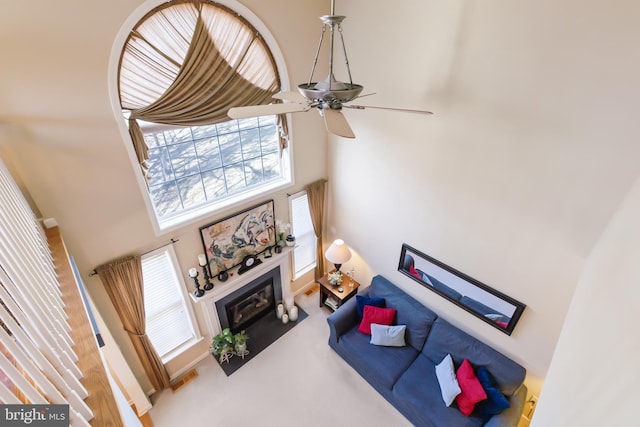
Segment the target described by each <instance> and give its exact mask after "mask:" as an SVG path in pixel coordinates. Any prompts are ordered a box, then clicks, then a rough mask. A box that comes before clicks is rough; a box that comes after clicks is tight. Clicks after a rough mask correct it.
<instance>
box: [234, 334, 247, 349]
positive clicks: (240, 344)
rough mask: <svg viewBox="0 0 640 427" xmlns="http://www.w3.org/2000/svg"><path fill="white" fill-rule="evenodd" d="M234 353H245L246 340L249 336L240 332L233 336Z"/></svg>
mask: <svg viewBox="0 0 640 427" xmlns="http://www.w3.org/2000/svg"><path fill="white" fill-rule="evenodd" d="M234 339H235V349H236V353H238V354H242V353H244V352H246V351H247V340H248V339H249V335H247V333H246V332H245V331H244V330H242V331H240V332H238V333H237V334H235V335H234Z"/></svg>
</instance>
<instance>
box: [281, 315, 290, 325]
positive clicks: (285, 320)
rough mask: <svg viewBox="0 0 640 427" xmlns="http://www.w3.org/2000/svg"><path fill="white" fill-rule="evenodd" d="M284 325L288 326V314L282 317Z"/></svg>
mask: <svg viewBox="0 0 640 427" xmlns="http://www.w3.org/2000/svg"><path fill="white" fill-rule="evenodd" d="M282 323H283V324H284V325H286V324H287V323H289V315H288V314H287V313H285V314H283V315H282Z"/></svg>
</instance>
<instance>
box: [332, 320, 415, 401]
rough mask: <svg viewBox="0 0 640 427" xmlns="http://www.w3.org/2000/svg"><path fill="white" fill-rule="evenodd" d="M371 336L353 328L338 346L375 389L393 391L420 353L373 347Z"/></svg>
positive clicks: (406, 347) (397, 348) (401, 348)
mask: <svg viewBox="0 0 640 427" xmlns="http://www.w3.org/2000/svg"><path fill="white" fill-rule="evenodd" d="M369 340H370V338H369V336H368V335H364V334H362V333H360V332H358V330H357V328H355V327H354V328H352V329H350V330H349V331H348V332H346V333H345V334H343V335H342V336H341V337H340V340H339V341H338V344H337V345H338V346H340V347H342V348H343V349H344V351H346V352H348V353H349V354H353V355H357V356H358V358H357V360H354V359H352V364H351V365H352V366H353V368H354V369H355V370H356V371H358V372H359V373H360V374H361V375H363V376H364V377H365V378H366V379H367V381H369V382H370V383H371V384H372V385H373V386H374V387H381V388H385V389H387V390H391V387H392V386H393V384H394V383H395V382H396V381H397V380H398V378H399V377H400V375H402V373H403V372H404V371H405V370H406V369H407V368H408V367H409V365H411V362H413V361H414V360H415V358H416V356H417V355H418V351H417V350H416V349H414V348H413V347H411V346H404V347H383V346H376V345H371V344H370V343H369Z"/></svg>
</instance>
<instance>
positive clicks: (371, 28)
mask: <svg viewBox="0 0 640 427" xmlns="http://www.w3.org/2000/svg"><path fill="white" fill-rule="evenodd" d="M338 8H339V13H344V14H345V15H347V17H348V18H347V19H346V20H345V22H344V33H345V38H346V41H347V47H348V50H349V53H350V55H349V59H350V63H351V67H352V72H353V76H354V80H355V81H356V82H357V83H360V84H363V85H364V86H365V90H364V92H365V93H368V92H376V93H377V95H375V96H372V97H368V98H363V99H362V100H361V103H362V104H370V105H382V106H385V105H386V106H397V107H409V108H424V109H429V110H432V111H434V113H435V114H434V116H431V117H425V116H420V115H412V114H401V113H392V112H382V111H377V110H365V111H346V112H345V115H346V116H347V117H348V119H349V121H350V123H351V124H352V127H353V129H354V131H355V133H356V135H357V139H355V140H353V141H351V140H345V139H338V138H332V139H331V140H330V141H329V150H330V159H329V164H330V174H329V176H330V186H331V200H332V206H331V214H330V233H331V234H332V236H331V237H333V236H338V237H341V238H343V239H345V241H346V242H347V243H348V244H349V245H351V246H352V248H353V249H354V250H355V252H356V253H357V255H358V257H356V258H355V259H354V261H352V262H353V263H354V265H356V276H357V278H358V279H360V280H361V281H364V282H367V281H368V280H369V279H370V277H371V276H372V275H373V274H377V273H382V274H384V275H385V276H387V277H388V278H390V279H391V280H393V281H395V282H397V283H398V284H399V285H400V286H402V287H403V288H405V289H406V290H407V291H408V292H410V293H411V294H413V295H415V296H416V297H418V298H419V299H421V300H423V301H424V302H426V303H427V304H428V305H430V306H431V307H433V308H434V309H435V310H436V311H437V312H439V313H441V314H442V315H443V316H444V317H446V318H447V319H449V320H450V321H452V322H453V323H454V324H456V325H458V326H460V327H462V328H464V329H465V330H467V331H469V332H471V333H472V334H474V335H476V336H478V337H480V338H481V339H484V340H486V341H487V342H489V343H490V344H492V345H493V346H495V347H496V348H498V349H500V350H501V351H503V352H504V353H505V354H507V355H509V356H511V357H513V358H514V359H515V360H517V361H518V362H520V363H522V364H523V365H524V366H525V367H526V368H527V370H528V374H529V376H528V380H527V383H528V385H529V387H530V389H531V390H532V391H534V392H539V390H540V388H541V385H542V384H541V383H542V381H543V379H544V377H545V375H546V372H547V369H548V366H549V363H550V361H551V358H552V355H553V350H554V348H555V345H556V341H557V338H558V336H559V335H560V331H561V329H562V325H563V322H564V318H565V315H566V311H567V307H568V306H569V303H570V301H571V298H572V295H573V292H574V289H575V286H576V284H577V282H578V279H579V277H580V273H581V270H582V268H583V264H584V259H585V257H586V256H587V254H588V253H589V252H590V250H591V248H592V246H593V244H594V242H595V241H596V239H597V238H598V236H599V235H600V234H601V232H602V230H603V229H604V227H605V225H606V224H607V222H608V220H609V218H610V217H611V215H612V214H613V213H614V211H615V208H616V206H618V205H619V203H620V201H621V200H622V198H623V197H624V195H625V194H626V193H627V191H628V189H629V188H630V186H631V184H632V183H633V181H634V180H635V178H636V177H637V176H638V174H639V172H640V165H639V164H638V161H637V159H638V158H640V145H639V144H638V143H637V141H638V135H639V134H640V132H638V131H639V128H638V123H639V122H638V120H637V118H636V117H635V111H637V100H638V99H640V92H639V86H638V84H637V76H638V75H639V74H640V60H639V58H638V56H639V50H638V49H637V44H636V40H637V39H638V36H640V30H639V29H638V26H637V25H636V19H635V17H637V16H640V6H639V4H638V3H637V2H635V1H631V0H616V1H615V2H613V3H611V2H609V3H606V4H605V3H601V2H596V1H587V2H583V1H580V2H578V1H575V0H571V1H564V2H534V1H524V2H506V1H489V2H469V1H444V0H443V1H404V2H396V3H393V5H391V4H389V3H388V2H382V1H374V2H372V1H365V0H350V1H348V2H347V1H345V2H342V4H341V5H340V4H339V5H338ZM328 240H331V239H328ZM402 242H406V243H409V244H410V245H412V246H414V247H416V248H417V249H419V250H422V251H423V252H426V253H427V254H429V255H431V256H434V257H436V258H438V259H440V260H441V261H443V262H445V263H447V264H449V265H451V266H453V267H455V268H457V269H458V270H460V271H462V272H464V273H466V274H469V275H470V276H472V277H475V278H476V279H478V280H480V281H482V282H484V283H486V284H488V285H489V286H492V287H494V288H496V289H498V290H500V291H502V292H504V293H506V294H508V295H510V296H512V297H514V298H516V299H518V300H520V301H522V302H524V303H525V304H527V309H526V310H525V312H524V315H523V317H522V319H521V320H520V323H519V324H518V325H517V326H516V329H515V331H514V333H513V335H512V336H511V337H508V336H506V335H504V334H501V333H500V332H499V331H497V330H495V329H494V328H491V327H490V326H489V325H486V324H484V323H483V322H481V321H479V320H477V319H476V318H474V317H473V316H471V315H469V314H467V313H466V312H464V311H463V310H461V309H459V308H457V307H456V306H454V305H452V304H451V303H449V302H447V301H445V300H444V299H443V298H440V297H439V296H437V295H436V294H434V293H431V292H429V291H428V290H426V289H423V288H421V287H420V286H419V285H417V284H416V283H415V282H413V281H412V280H410V279H408V278H406V277H404V276H402V275H401V274H399V273H398V272H397V271H396V268H397V265H398V260H399V255H400V247H401V244H402Z"/></svg>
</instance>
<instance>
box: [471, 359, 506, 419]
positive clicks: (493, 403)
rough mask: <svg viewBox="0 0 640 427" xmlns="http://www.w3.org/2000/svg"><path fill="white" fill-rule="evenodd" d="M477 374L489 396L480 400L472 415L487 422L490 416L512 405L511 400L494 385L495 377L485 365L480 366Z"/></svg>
mask: <svg viewBox="0 0 640 427" xmlns="http://www.w3.org/2000/svg"><path fill="white" fill-rule="evenodd" d="M476 375H477V376H478V380H479V381H480V384H482V388H484V391H485V392H486V393H487V398H486V399H485V400H483V401H482V402H478V404H477V405H476V407H475V408H474V410H473V414H472V415H473V416H474V417H480V419H481V420H482V421H483V422H487V421H488V420H489V418H491V417H492V416H494V415H496V414H499V413H500V412H502V411H504V410H505V409H507V408H508V407H509V406H511V405H510V403H509V400H508V399H507V398H506V397H504V395H503V394H502V393H500V390H498V389H497V388H496V387H495V386H494V384H493V378H491V374H490V373H489V371H487V370H486V369H485V367H484V366H480V367H479V368H478V372H476Z"/></svg>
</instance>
